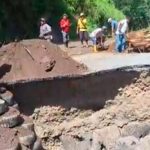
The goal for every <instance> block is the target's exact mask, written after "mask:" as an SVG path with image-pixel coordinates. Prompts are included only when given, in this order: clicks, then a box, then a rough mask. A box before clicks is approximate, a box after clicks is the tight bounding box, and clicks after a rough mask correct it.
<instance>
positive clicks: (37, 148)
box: [32, 138, 43, 150]
mask: <svg viewBox="0 0 150 150" xmlns="http://www.w3.org/2000/svg"><path fill="white" fill-rule="evenodd" d="M32 150H43V147H42V142H41V140H40V139H39V138H37V139H36V141H35V142H34V144H33V147H32Z"/></svg>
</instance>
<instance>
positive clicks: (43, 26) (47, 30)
mask: <svg viewBox="0 0 150 150" xmlns="http://www.w3.org/2000/svg"><path fill="white" fill-rule="evenodd" d="M39 37H40V38H41V39H45V40H47V41H51V40H52V28H51V26H49V25H48V24H47V23H46V19H45V18H41V20H40V35H39Z"/></svg>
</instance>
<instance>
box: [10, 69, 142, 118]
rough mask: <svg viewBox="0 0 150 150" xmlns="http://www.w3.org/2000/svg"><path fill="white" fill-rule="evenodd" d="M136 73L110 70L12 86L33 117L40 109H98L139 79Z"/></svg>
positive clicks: (18, 100)
mask: <svg viewBox="0 0 150 150" xmlns="http://www.w3.org/2000/svg"><path fill="white" fill-rule="evenodd" d="M139 76H140V72H136V71H123V70H118V71H108V72H103V73H96V74H90V75H86V76H85V77H76V78H58V79H54V80H45V81H32V82H29V83H17V84H14V85H9V89H10V90H12V91H13V93H15V99H16V100H17V102H19V103H20V106H21V108H22V111H23V112H24V113H25V114H26V115H31V114H32V113H33V111H34V109H35V108H37V107H40V106H47V105H49V106H63V107H65V108H70V107H76V108H79V109H93V110H98V109H100V108H103V107H104V105H105V102H106V101H107V100H113V99H114V98H115V96H117V95H118V91H119V89H120V88H123V87H125V86H127V85H130V84H131V83H133V82H134V81H135V79H136V78H139Z"/></svg>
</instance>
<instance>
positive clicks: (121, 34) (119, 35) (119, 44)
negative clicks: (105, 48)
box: [116, 17, 130, 53]
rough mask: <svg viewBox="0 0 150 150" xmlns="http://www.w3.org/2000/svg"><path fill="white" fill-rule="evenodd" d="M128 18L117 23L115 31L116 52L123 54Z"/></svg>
mask: <svg viewBox="0 0 150 150" xmlns="http://www.w3.org/2000/svg"><path fill="white" fill-rule="evenodd" d="M129 21H130V18H129V17H126V19H123V20H121V21H120V22H119V23H118V27H117V31H116V51H117V52H120V53H121V52H123V51H124V50H125V49H126V39H127V32H128V24H129Z"/></svg>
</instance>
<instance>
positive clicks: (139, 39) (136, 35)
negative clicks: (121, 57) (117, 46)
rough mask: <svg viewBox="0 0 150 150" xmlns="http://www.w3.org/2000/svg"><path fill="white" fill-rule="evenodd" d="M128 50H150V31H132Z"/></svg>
mask: <svg viewBox="0 0 150 150" xmlns="http://www.w3.org/2000/svg"><path fill="white" fill-rule="evenodd" d="M128 42H129V48H128V51H129V52H130V51H132V52H133V51H134V52H150V31H147V30H145V31H137V32H131V33H130V34H129V37H128Z"/></svg>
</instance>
